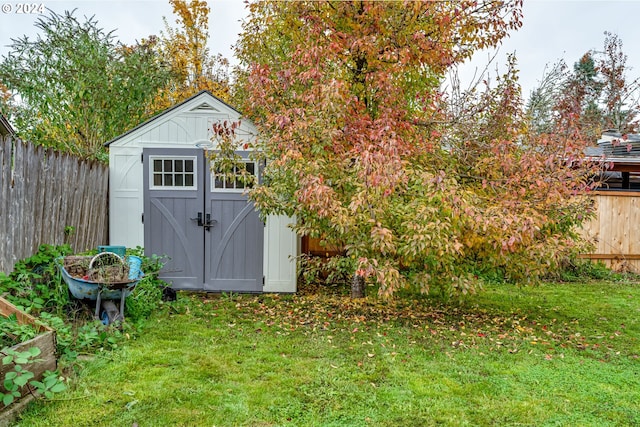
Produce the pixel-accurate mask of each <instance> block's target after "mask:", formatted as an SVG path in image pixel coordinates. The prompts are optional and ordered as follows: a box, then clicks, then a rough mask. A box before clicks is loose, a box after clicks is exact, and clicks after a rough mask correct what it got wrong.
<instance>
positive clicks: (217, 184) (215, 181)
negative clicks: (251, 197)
mask: <svg viewBox="0 0 640 427" xmlns="http://www.w3.org/2000/svg"><path fill="white" fill-rule="evenodd" d="M257 169H258V168H257V167H256V164H255V162H253V161H251V160H243V161H241V162H239V164H237V165H234V166H233V167H232V169H231V170H230V171H227V172H225V171H223V170H222V169H221V168H220V167H218V166H216V165H215V164H214V167H213V173H212V174H211V190H212V191H231V192H237V193H241V192H242V191H244V189H245V188H253V186H254V184H255V181H256V171H257Z"/></svg>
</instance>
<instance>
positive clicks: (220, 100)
mask: <svg viewBox="0 0 640 427" xmlns="http://www.w3.org/2000/svg"><path fill="white" fill-rule="evenodd" d="M204 94H206V95H204ZM203 95H204V97H206V96H210V97H212V98H214V99H215V100H216V101H217V102H219V103H221V104H223V105H224V106H225V107H227V108H230V109H231V110H233V111H235V112H236V113H237V114H238V115H242V113H241V112H240V111H238V110H236V109H235V108H234V107H232V106H231V105H229V104H227V103H226V102H224V101H223V100H222V99H220V98H218V97H217V96H215V95H214V94H212V93H211V92H209V91H208V90H202V91H200V92H198V93H196V94H195V95H193V96H191V97H189V98H187V99H185V100H184V101H182V102H181V103H179V104H176V105H174V106H173V107H170V108H168V109H166V110H164V111H163V112H162V113H160V114H157V115H155V116H153V117H152V118H150V119H148V120H147V121H145V122H142V123H140V124H139V125H138V126H136V127H134V128H133V129H130V130H128V131H127V132H125V133H123V134H122V135H119V136H116V137H115V138H113V139H112V140H111V141H108V142H105V144H104V146H105V147H108V146H109V145H111V144H112V143H114V142H116V141H118V140H119V139H122V138H124V137H125V136H127V135H129V134H131V133H133V132H135V131H137V130H138V129H140V128H142V127H146V126H147V125H149V124H150V123H152V122H155V121H157V120H160V119H162V118H163V117H165V116H166V115H167V114H169V113H171V112H172V111H174V110H177V109H180V108H181V107H182V106H183V105H184V104H187V103H189V102H191V101H192V100H194V99H195V98H198V97H203Z"/></svg>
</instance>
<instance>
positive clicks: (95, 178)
mask: <svg viewBox="0 0 640 427" xmlns="http://www.w3.org/2000/svg"><path fill="white" fill-rule="evenodd" d="M0 167H1V169H0V271H2V272H5V273H9V272H10V271H12V269H13V265H14V264H15V262H16V261H18V260H20V259H23V258H26V257H29V256H31V255H32V254H33V253H35V252H36V251H37V250H38V246H39V245H41V244H53V245H60V244H62V243H69V244H70V245H71V247H72V249H73V250H74V251H76V252H80V251H84V250H87V249H90V248H95V247H96V246H98V245H102V244H106V243H107V242H108V236H107V232H108V230H107V227H108V194H107V191H108V176H109V169H108V167H107V166H106V165H103V164H101V163H98V162H90V161H82V160H79V159H77V158H74V157H72V156H69V155H66V154H61V153H59V152H56V151H53V150H51V149H44V148H42V147H36V146H34V145H33V144H30V143H25V142H22V141H20V140H11V139H10V138H8V137H7V138H6V139H4V140H3V139H2V138H0ZM65 230H73V232H72V233H65Z"/></svg>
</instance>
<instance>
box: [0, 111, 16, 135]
mask: <svg viewBox="0 0 640 427" xmlns="http://www.w3.org/2000/svg"><path fill="white" fill-rule="evenodd" d="M15 134H16V131H15V130H13V128H12V127H11V124H10V123H9V121H8V120H7V119H6V117H5V116H4V115H3V114H2V113H0V136H5V135H15Z"/></svg>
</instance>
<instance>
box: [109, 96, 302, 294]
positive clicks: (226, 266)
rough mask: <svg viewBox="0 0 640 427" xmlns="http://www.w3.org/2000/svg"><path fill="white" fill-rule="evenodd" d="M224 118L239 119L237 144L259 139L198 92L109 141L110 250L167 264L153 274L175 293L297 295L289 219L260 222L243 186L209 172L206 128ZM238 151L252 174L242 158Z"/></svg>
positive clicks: (253, 168) (252, 167)
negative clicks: (132, 251)
mask: <svg viewBox="0 0 640 427" xmlns="http://www.w3.org/2000/svg"><path fill="white" fill-rule="evenodd" d="M224 121H227V122H237V121H240V122H241V124H240V127H239V128H238V129H236V138H237V139H240V140H242V141H247V142H248V141H250V140H252V139H254V138H256V137H257V130H256V128H255V127H254V126H253V124H252V123H251V122H249V121H248V120H244V119H242V118H241V114H240V112H238V111H237V110H235V109H234V108H233V107H231V106H229V105H228V104H226V103H225V102H223V101H222V100H220V99H218V98H216V97H215V96H213V95H212V94H211V93H210V92H207V91H203V92H200V93H198V94H196V95H194V96H193V97H191V98H189V99H187V100H186V101H184V102H182V103H180V104H178V105H176V106H174V107H172V108H170V109H168V110H166V111H165V112H163V113H161V114H159V115H157V116H155V117H153V118H152V119H150V120H148V121H146V122H144V123H142V124H140V125H139V126H137V127H135V128H134V129H132V130H130V131H128V132H126V133H125V134H123V135H120V136H119V137H117V138H115V139H113V140H111V141H110V142H108V143H107V145H108V147H109V218H110V219H109V235H110V236H109V240H110V244H111V245H121V246H127V247H136V246H143V247H144V248H145V254H146V255H147V256H149V255H151V254H155V255H158V256H163V257H166V258H165V260H166V264H165V266H164V268H163V270H162V272H161V276H160V277H161V278H162V279H163V280H165V281H167V282H168V283H170V284H172V287H173V288H174V289H184V290H202V291H214V292H216V291H217V292H221V291H234V292H295V291H296V262H295V256H296V255H297V248H298V238H297V236H296V235H295V233H294V232H293V231H292V230H291V228H290V227H289V224H290V223H291V222H292V219H291V218H287V217H281V216H269V217H268V218H267V220H266V223H263V222H262V221H261V219H260V217H259V215H258V213H257V211H256V210H255V208H254V206H253V204H252V203H251V202H250V201H249V200H248V199H247V196H246V194H245V190H244V189H243V188H242V187H243V185H242V183H241V182H240V181H237V180H236V181H234V180H232V179H229V178H228V177H226V178H225V177H222V176H219V175H216V173H215V172H214V170H213V168H212V167H211V161H210V160H209V157H208V156H207V150H215V147H213V145H212V144H213V143H212V136H213V132H212V125H213V124H214V123H216V122H224ZM238 154H240V155H241V156H242V158H243V161H244V162H246V169H247V171H249V172H250V173H254V174H256V176H259V173H260V167H259V165H258V164H256V163H254V161H253V160H252V159H251V158H250V157H249V156H248V154H249V153H248V152H242V151H239V152H238Z"/></svg>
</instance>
